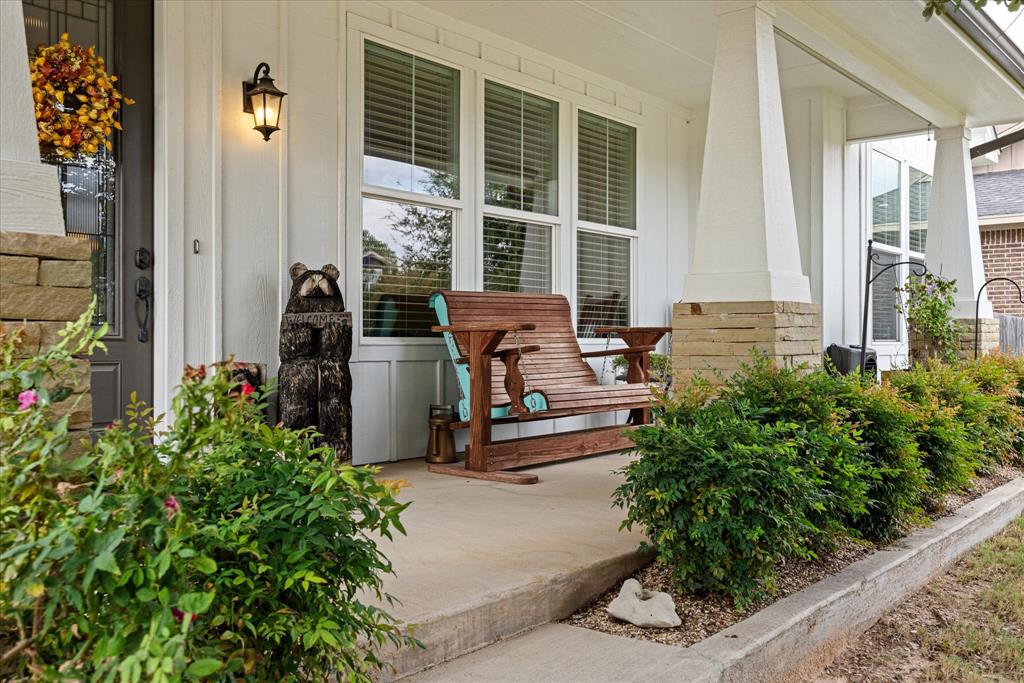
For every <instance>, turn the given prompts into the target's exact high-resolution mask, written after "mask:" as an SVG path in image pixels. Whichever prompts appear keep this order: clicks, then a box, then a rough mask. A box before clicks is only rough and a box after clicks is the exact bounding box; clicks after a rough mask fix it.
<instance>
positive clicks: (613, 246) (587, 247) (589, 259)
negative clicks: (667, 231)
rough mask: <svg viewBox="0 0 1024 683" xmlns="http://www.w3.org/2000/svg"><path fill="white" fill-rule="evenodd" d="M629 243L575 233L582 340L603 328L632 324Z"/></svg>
mask: <svg viewBox="0 0 1024 683" xmlns="http://www.w3.org/2000/svg"><path fill="white" fill-rule="evenodd" d="M629 243H630V240H629V239H628V238H625V237H616V236H614V235H602V234H600V233H595V232H588V231H584V230H580V231H577V233H576V307H577V325H576V327H577V329H576V332H577V334H578V335H579V336H580V337H596V336H598V335H597V334H596V333H595V332H594V329H595V328H597V327H601V326H604V325H628V324H629V292H630V281H631V277H630V256H629V248H630V244H629Z"/></svg>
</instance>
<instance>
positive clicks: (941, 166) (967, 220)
mask: <svg viewBox="0 0 1024 683" xmlns="http://www.w3.org/2000/svg"><path fill="white" fill-rule="evenodd" d="M970 140H971V131H970V130H969V129H968V128H965V127H963V126H955V127H953V128H942V129H940V130H939V131H938V132H937V133H936V135H935V170H934V173H933V174H932V196H931V202H930V203H929V205H928V244H927V246H926V247H925V249H926V252H925V261H926V263H927V265H928V269H929V270H930V271H931V272H933V273H937V274H940V275H942V277H944V278H946V279H955V280H956V284H957V293H956V308H955V309H954V310H953V317H954V318H963V319H967V318H969V319H971V320H973V319H974V302H975V296H977V294H978V290H979V289H980V288H981V286H982V285H983V284H985V266H984V264H983V263H982V260H981V234H980V233H979V232H978V208H977V206H976V205H975V203H974V174H973V173H971V151H970ZM979 314H980V316H981V317H982V318H991V317H992V304H990V303H989V301H988V296H986V295H982V298H981V307H980V309H979Z"/></svg>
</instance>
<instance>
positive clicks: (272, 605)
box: [0, 312, 413, 682]
mask: <svg viewBox="0 0 1024 683" xmlns="http://www.w3.org/2000/svg"><path fill="white" fill-rule="evenodd" d="M90 319H91V312H89V313H87V314H86V316H83V318H82V319H81V320H79V321H78V322H77V323H75V324H73V325H71V326H69V328H68V329H67V331H66V333H65V335H64V337H63V339H62V341H61V343H60V344H58V345H57V347H55V348H54V349H51V350H48V351H46V352H45V353H43V354H42V355H39V356H36V357H32V358H27V359H20V360H19V359H17V358H15V354H14V349H15V347H16V344H17V339H16V338H15V337H8V338H5V339H3V340H2V343H0V349H2V358H3V363H4V365H3V368H2V369H0V427H2V431H0V439H2V441H0V445H2V456H0V501H2V502H0V678H3V680H28V679H41V680H97V681H100V680H102V681H108V680H120V681H141V680H146V681H180V680H187V679H204V680H224V681H229V680H230V681H235V680H243V679H244V680H251V681H275V682H276V681H323V680H326V679H327V678H328V677H329V676H331V675H335V674H336V675H338V676H339V678H340V679H343V680H348V681H368V680H369V679H370V675H371V674H372V671H373V670H374V669H376V668H378V667H379V666H381V662H380V660H379V658H378V654H377V653H378V648H379V647H380V646H382V645H384V644H387V643H392V644H406V643H411V642H413V641H411V640H410V639H409V638H408V637H407V636H405V635H403V633H402V631H401V630H400V627H399V625H398V624H397V623H396V622H395V620H394V619H393V618H392V617H391V616H389V615H388V614H387V612H385V611H383V610H381V609H380V608H378V607H377V606H376V605H374V604H369V603H367V602H365V600H366V598H365V597H363V595H366V594H369V595H371V596H375V597H376V598H377V602H383V603H386V602H387V600H388V596H386V595H384V594H383V593H382V590H381V585H382V584H381V577H382V575H383V574H385V573H387V572H389V571H390V570H391V565H390V563H389V562H388V560H387V558H385V557H384V556H383V555H382V554H381V551H380V549H379V547H378V545H377V543H376V542H375V540H374V538H375V537H377V536H379V535H383V536H385V537H391V535H392V533H393V532H394V531H398V532H400V533H404V530H403V528H402V526H401V522H400V520H399V515H400V513H401V512H402V510H403V509H404V508H405V506H406V504H402V503H399V502H397V501H396V499H395V493H396V487H395V486H394V485H392V484H389V483H388V482H382V481H378V480H377V479H375V477H374V475H375V470H373V469H371V468H362V467H351V466H345V465H338V464H336V463H335V460H334V457H333V453H332V452H330V451H329V450H327V449H318V448H314V447H313V445H312V442H311V438H310V437H311V434H310V433H309V432H306V431H293V430H288V429H282V428H273V427H271V426H269V425H267V424H265V422H264V420H263V417H262V410H263V408H264V397H265V396H266V392H267V390H266V389H255V388H253V387H248V386H239V385H238V384H237V383H236V382H234V381H233V380H232V373H231V366H230V363H224V364H218V365H216V366H212V367H210V368H190V369H188V371H187V372H186V374H185V378H184V379H183V381H182V384H181V386H180V387H179V388H178V390H177V393H176V395H175V397H174V400H173V411H172V414H173V417H170V418H168V419H167V420H166V421H165V422H161V421H160V420H158V419H156V418H154V416H153V415H152V412H151V409H150V408H148V407H146V406H143V405H142V404H140V403H138V402H137V401H135V400H134V397H133V399H132V403H131V404H130V405H129V406H128V408H127V410H126V415H127V418H126V420H125V421H124V422H119V423H116V424H113V425H111V426H110V427H109V428H107V429H106V430H105V431H104V432H103V433H102V434H100V435H99V436H98V437H97V438H96V440H95V443H94V444H92V445H90V446H89V447H88V448H87V449H86V450H85V451H84V453H83V454H81V455H78V456H75V457H69V450H68V449H69V446H70V444H69V440H68V438H67V425H66V420H53V419H52V415H51V414H50V412H49V409H48V408H49V405H50V404H51V403H52V402H53V401H54V400H55V399H56V398H59V395H55V393H56V392H59V391H60V388H59V387H57V378H59V377H60V376H61V373H62V370H63V369H66V366H67V365H68V364H69V363H70V362H71V360H72V357H73V356H74V355H77V354H81V353H88V352H90V351H91V350H92V349H94V348H96V347H98V346H99V338H100V336H101V335H102V331H93V330H92V329H91V328H90V327H89V324H88V321H89V320H90ZM15 336H16V335H15ZM26 392H35V393H34V394H27V393H26Z"/></svg>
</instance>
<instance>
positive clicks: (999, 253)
mask: <svg viewBox="0 0 1024 683" xmlns="http://www.w3.org/2000/svg"><path fill="white" fill-rule="evenodd" d="M981 257H982V259H983V260H984V262H985V279H986V280H987V279H989V278H993V277H1008V278H1010V279H1011V280H1014V281H1015V282H1017V283H1018V284H1019V285H1020V286H1021V287H1024V225H1010V226H1006V227H1000V228H996V229H984V228H983V229H982V231H981ZM985 292H986V293H987V294H988V300H989V301H991V302H992V310H993V311H994V312H996V313H1002V314H1004V315H1024V304H1022V303H1021V302H1020V295H1019V294H1018V293H1017V288H1016V287H1014V286H1013V285H1011V284H1010V283H1009V282H993V283H992V284H990V285H989V286H988V288H987V289H986V290H985Z"/></svg>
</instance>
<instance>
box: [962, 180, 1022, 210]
mask: <svg viewBox="0 0 1024 683" xmlns="http://www.w3.org/2000/svg"><path fill="white" fill-rule="evenodd" d="M974 196H975V199H976V201H977V204H978V215H979V216H1005V215H1007V214H1014V213H1024V169H1019V170H1016V171H998V172H995V173H979V174H978V175H976V176H974Z"/></svg>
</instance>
